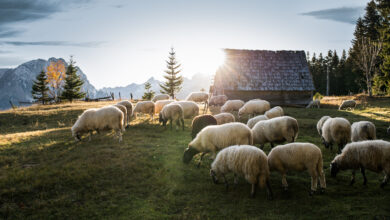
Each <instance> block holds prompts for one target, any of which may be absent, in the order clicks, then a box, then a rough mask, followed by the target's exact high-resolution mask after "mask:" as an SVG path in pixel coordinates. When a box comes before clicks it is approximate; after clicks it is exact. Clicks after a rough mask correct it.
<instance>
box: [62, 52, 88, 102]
mask: <svg viewBox="0 0 390 220" xmlns="http://www.w3.org/2000/svg"><path fill="white" fill-rule="evenodd" d="M83 84H84V82H83V81H82V80H81V79H80V77H79V76H78V75H77V68H76V66H75V62H74V61H73V58H72V57H70V62H69V65H68V67H67V68H66V78H65V86H64V91H63V92H62V95H61V98H62V99H66V100H69V101H70V102H72V101H73V100H74V99H81V98H83V97H85V93H84V92H81V91H80V90H81V86H82V85H83Z"/></svg>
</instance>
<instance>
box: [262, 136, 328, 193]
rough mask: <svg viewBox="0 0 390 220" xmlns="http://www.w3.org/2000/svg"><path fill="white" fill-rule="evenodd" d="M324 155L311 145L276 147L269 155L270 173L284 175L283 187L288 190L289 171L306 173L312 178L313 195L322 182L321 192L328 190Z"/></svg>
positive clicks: (291, 144) (293, 144)
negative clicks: (324, 170) (276, 172)
mask: <svg viewBox="0 0 390 220" xmlns="http://www.w3.org/2000/svg"><path fill="white" fill-rule="evenodd" d="M322 163H323V161H322V153H321V150H320V148H318V147H317V146H316V145H314V144H311V143H298V142H297V143H290V144H285V145H279V146H276V147H275V148H273V149H272V150H271V152H270V153H269V154H268V165H269V168H270V171H273V170H276V171H278V172H279V173H280V174H282V185H283V187H284V188H285V190H287V187H288V184H287V180H286V173H287V172H288V171H305V170H307V171H308V173H309V174H310V176H311V192H310V194H311V195H312V194H313V193H314V192H315V191H316V190H317V183H318V182H317V181H318V179H319V180H320V186H321V192H323V191H324V189H325V188H326V182H325V174H324V172H323V170H322Z"/></svg>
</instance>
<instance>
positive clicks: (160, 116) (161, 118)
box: [158, 112, 164, 123]
mask: <svg viewBox="0 0 390 220" xmlns="http://www.w3.org/2000/svg"><path fill="white" fill-rule="evenodd" d="M158 122H159V123H163V122H164V119H163V117H162V113H161V112H160V113H158Z"/></svg>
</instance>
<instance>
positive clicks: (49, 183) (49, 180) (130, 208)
mask: <svg viewBox="0 0 390 220" xmlns="http://www.w3.org/2000/svg"><path fill="white" fill-rule="evenodd" d="M329 100H330V101H329ZM339 102H340V100H339V99H331V98H329V99H328V102H327V105H326V106H327V107H328V108H322V109H301V108H285V112H286V114H287V115H290V116H293V117H295V118H297V119H298V122H299V126H300V133H299V136H298V141H300V142H312V143H315V144H316V145H318V146H320V147H321V150H322V152H323V155H324V165H325V166H326V167H328V166H329V163H330V161H331V160H332V159H333V157H334V156H335V152H330V151H329V150H328V149H324V147H323V146H321V145H320V138H319V135H318V133H317V130H316V123H317V121H318V119H319V118H320V117H321V116H323V115H330V116H341V117H345V118H347V119H349V120H350V121H351V122H355V121H359V120H370V121H372V122H374V123H375V125H376V126H377V136H378V138H380V139H385V140H389V136H388V135H387V134H386V128H387V127H388V126H389V124H390V99H389V98H377V99H367V98H365V99H364V100H363V101H362V102H361V104H360V107H359V108H358V109H356V110H354V111H352V112H351V111H338V110H337V109H335V108H333V107H334V106H335V105H336V104H338V103H339ZM107 104H110V103H109V102H98V103H74V104H61V105H50V106H33V107H29V108H21V109H17V110H9V111H3V112H0V219H47V218H53V219H58V218H60V219H84V218H92V219H97V218H99V219H172V218H173V219H234V218H235V219H248V218H250V219H297V218H299V219H313V218H315V219H334V218H353V219H355V218H363V219H373V218H377V219H389V218H390V185H388V186H387V187H386V188H385V189H381V188H380V187H379V184H380V182H381V180H382V179H383V174H376V173H372V172H370V171H368V172H367V178H368V184H367V186H363V185H362V182H363V178H362V176H361V175H360V174H357V182H356V183H355V185H354V186H352V187H351V186H349V180H350V174H351V172H350V171H345V172H341V173H340V174H339V175H338V176H337V178H336V179H332V178H331V177H330V173H329V169H325V173H326V178H327V179H326V180H327V189H326V192H325V194H322V195H320V194H316V195H314V196H313V197H310V196H309V189H310V177H309V175H308V174H307V173H306V172H305V173H290V174H289V175H288V177H287V181H288V183H289V191H288V192H284V191H283V189H282V186H281V176H280V175H279V174H277V173H272V174H271V186H272V189H273V191H274V200H272V201H268V200H267V199H266V193H265V190H259V191H258V193H257V196H256V198H254V199H252V198H250V196H249V194H250V185H249V184H248V183H246V181H245V180H244V179H240V182H239V185H238V186H237V187H236V188H235V189H233V187H231V188H230V190H229V191H228V192H226V191H225V187H224V185H223V184H221V185H214V184H213V183H212V181H211V178H210V177H209V167H210V163H211V160H210V159H209V158H208V157H206V158H205V160H204V162H203V164H202V165H201V167H200V168H196V163H197V160H198V158H195V160H193V161H192V162H191V163H190V164H188V165H186V164H183V163H182V160H181V159H182V154H183V151H184V149H185V148H186V147H187V144H188V143H189V141H190V122H191V121H190V120H186V129H185V131H177V132H176V131H175V130H173V131H170V130H169V129H167V130H164V128H163V127H161V126H159V125H158V124H157V123H156V122H155V123H150V121H149V120H148V118H146V117H140V118H138V119H137V120H135V121H133V122H132V123H131V127H130V128H128V129H127V130H126V132H125V133H124V136H123V138H124V139H123V140H124V141H123V142H122V143H118V142H117V139H115V136H114V135H113V134H112V133H106V134H103V135H94V136H93V138H92V141H90V142H88V140H87V139H84V140H83V141H81V142H78V143H76V142H75V141H74V139H73V138H72V137H71V132H70V127H71V126H72V125H73V123H74V122H75V120H76V119H77V116H78V115H79V114H80V113H81V112H82V111H83V110H85V109H87V108H90V107H97V106H103V105H107ZM214 110H215V109H214ZM269 150H270V147H269V145H267V146H266V148H265V151H266V152H267V153H268V152H269ZM228 177H229V180H230V182H231V183H232V180H233V179H232V175H230V176H228Z"/></svg>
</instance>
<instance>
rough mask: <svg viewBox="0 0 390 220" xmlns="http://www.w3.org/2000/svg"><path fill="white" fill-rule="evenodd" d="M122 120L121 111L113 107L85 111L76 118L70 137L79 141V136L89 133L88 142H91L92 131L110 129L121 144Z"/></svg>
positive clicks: (123, 129)
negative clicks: (114, 132)
mask: <svg viewBox="0 0 390 220" xmlns="http://www.w3.org/2000/svg"><path fill="white" fill-rule="evenodd" d="M123 118H124V116H123V113H122V111H121V110H119V109H118V108H117V107H114V106H106V107H102V108H92V109H87V110H85V111H84V112H83V113H82V114H81V115H80V116H79V117H78V119H77V121H76V122H75V123H74V125H73V126H72V129H71V130H72V136H73V137H74V138H75V140H76V141H80V140H81V138H80V135H82V134H84V133H88V132H89V134H90V135H89V140H91V136H92V132H93V131H98V132H99V131H103V130H109V129H112V130H115V131H116V133H117V135H118V137H119V142H121V141H122V133H121V132H124V131H125V128H124V127H123Z"/></svg>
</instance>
